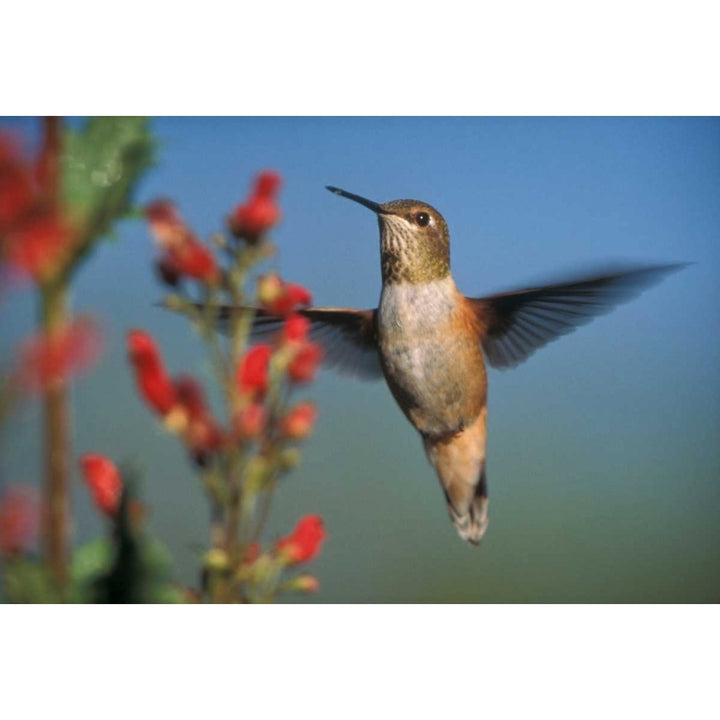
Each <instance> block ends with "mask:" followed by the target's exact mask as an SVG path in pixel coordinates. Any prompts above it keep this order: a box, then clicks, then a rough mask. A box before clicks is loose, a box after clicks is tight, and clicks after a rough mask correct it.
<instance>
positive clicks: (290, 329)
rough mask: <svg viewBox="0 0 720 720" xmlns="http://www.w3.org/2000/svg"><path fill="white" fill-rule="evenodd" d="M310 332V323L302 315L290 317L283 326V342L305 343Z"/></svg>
mask: <svg viewBox="0 0 720 720" xmlns="http://www.w3.org/2000/svg"><path fill="white" fill-rule="evenodd" d="M308 332H310V321H309V320H308V319H307V318H306V317H303V316H302V315H290V317H288V319H287V320H286V321H285V323H284V324H283V330H282V340H283V341H284V342H289V343H296V342H303V341H304V340H305V339H306V338H307V336H308Z"/></svg>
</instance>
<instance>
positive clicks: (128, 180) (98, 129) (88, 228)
mask: <svg viewBox="0 0 720 720" xmlns="http://www.w3.org/2000/svg"><path fill="white" fill-rule="evenodd" d="M155 145H156V144H155V140H154V139H153V136H152V134H151V132H150V129H149V127H148V120H147V118H133V117H98V118H90V119H89V120H88V121H87V123H86V124H85V126H84V127H83V128H82V129H81V130H79V131H76V130H74V129H72V128H68V127H66V128H65V131H64V137H63V151H62V159H61V162H62V187H63V199H64V204H65V207H66V209H67V210H68V212H69V215H70V218H71V220H72V221H73V222H74V223H75V224H76V225H77V226H78V227H79V228H80V229H81V242H80V244H79V248H78V253H77V255H76V257H75V258H74V259H73V263H72V266H71V268H70V269H72V268H74V267H75V266H76V265H77V263H78V261H79V260H80V259H81V258H82V257H84V255H85V254H86V253H87V252H88V251H89V250H90V249H91V248H92V246H93V245H94V244H95V242H96V241H97V240H99V239H100V238H101V237H103V236H105V235H107V234H108V233H110V232H111V230H112V226H113V224H114V223H115V222H117V221H118V220H120V219H121V218H123V217H126V216H128V215H129V214H130V213H131V211H132V196H133V192H134V190H135V188H136V186H137V183H138V181H139V180H140V178H141V177H142V174H143V173H144V171H145V170H146V169H147V168H148V167H150V166H151V165H152V163H153V158H154V154H155Z"/></svg>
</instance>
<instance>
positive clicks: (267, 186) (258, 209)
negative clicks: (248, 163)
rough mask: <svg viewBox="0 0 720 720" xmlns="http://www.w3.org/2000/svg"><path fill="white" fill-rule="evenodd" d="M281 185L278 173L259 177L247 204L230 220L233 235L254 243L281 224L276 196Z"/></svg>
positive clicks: (238, 209) (236, 210)
mask: <svg viewBox="0 0 720 720" xmlns="http://www.w3.org/2000/svg"><path fill="white" fill-rule="evenodd" d="M281 184H282V180H281V178H280V176H279V175H278V174H277V173H274V172H271V171H266V172H263V173H260V174H259V175H258V176H257V178H256V179H255V184H254V187H253V190H252V193H251V195H250V197H249V199H248V200H247V202H245V203H243V204H241V205H238V206H237V207H236V208H235V209H234V210H233V212H232V214H231V215H230V217H229V219H228V223H229V225H230V229H231V231H232V233H233V235H235V236H236V237H239V238H244V239H245V240H247V241H248V242H251V243H254V242H257V240H258V239H259V238H260V237H261V236H262V235H264V234H265V233H266V232H267V231H268V230H270V228H272V227H274V226H275V225H277V223H278V222H280V218H281V216H282V215H281V212H280V208H279V207H278V205H277V203H276V202H275V195H277V193H278V191H279V190H280V186H281Z"/></svg>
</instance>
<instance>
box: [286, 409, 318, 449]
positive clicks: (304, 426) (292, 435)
mask: <svg viewBox="0 0 720 720" xmlns="http://www.w3.org/2000/svg"><path fill="white" fill-rule="evenodd" d="M316 418H317V408H316V407H315V405H313V403H311V402H301V403H298V404H297V405H296V406H295V407H294V408H292V409H291V410H290V411H289V412H288V414H287V415H286V416H285V417H284V418H283V419H282V420H281V421H280V432H281V433H282V435H283V437H286V438H288V439H289V440H304V439H305V438H306V437H308V435H310V433H311V432H312V429H313V425H314V424H315V420H316Z"/></svg>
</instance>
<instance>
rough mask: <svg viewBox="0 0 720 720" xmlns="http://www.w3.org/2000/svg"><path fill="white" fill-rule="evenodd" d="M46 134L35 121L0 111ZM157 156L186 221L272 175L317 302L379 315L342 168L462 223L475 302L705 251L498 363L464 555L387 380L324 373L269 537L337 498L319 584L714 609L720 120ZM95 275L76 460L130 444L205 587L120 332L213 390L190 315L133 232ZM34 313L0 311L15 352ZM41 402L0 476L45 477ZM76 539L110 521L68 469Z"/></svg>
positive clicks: (512, 124)
mask: <svg viewBox="0 0 720 720" xmlns="http://www.w3.org/2000/svg"><path fill="white" fill-rule="evenodd" d="M0 126H3V127H13V128H19V129H22V130H25V131H27V132H28V133H29V134H30V135H31V136H36V133H37V129H38V124H37V121H35V120H33V119H19V120H13V119H5V120H0ZM153 127H154V129H155V131H156V133H157V136H158V139H159V141H160V151H159V157H158V165H157V167H156V168H154V169H153V170H152V171H151V172H150V173H148V175H147V177H146V179H145V180H144V181H143V183H142V186H141V188H140V191H139V194H138V200H139V201H141V202H145V201H148V200H150V199H152V198H154V197H157V196H159V195H162V196H169V197H172V198H173V199H174V200H176V201H177V202H178V204H179V206H180V208H181V210H182V212H183V214H184V215H185V217H186V218H187V220H188V221H189V222H190V223H191V224H192V225H193V227H194V228H195V229H196V231H197V232H198V233H200V234H202V235H207V234H209V233H211V232H213V231H216V230H218V229H220V228H221V224H222V218H223V217H224V215H225V214H226V213H227V212H228V211H229V209H230V208H231V207H232V206H233V205H234V204H235V203H236V202H237V201H238V200H240V199H241V198H242V197H243V196H244V195H245V193H246V191H247V189H248V187H249V184H250V181H251V178H252V176H253V175H254V174H255V173H256V172H257V171H258V170H260V169H264V168H272V169H276V170H278V171H279V172H280V173H281V174H282V175H283V177H284V179H285V186H284V189H283V192H282V207H283V212H284V215H285V220H284V222H283V224H282V226H281V227H280V228H278V230H277V232H276V233H275V234H274V238H275V240H276V242H277V244H278V246H279V248H280V256H279V258H278V260H277V262H276V266H277V267H278V268H279V270H280V271H281V273H282V274H283V275H284V276H286V277H287V278H288V279H291V280H293V281H296V282H300V283H303V284H305V285H307V286H308V287H309V288H311V289H312V291H313V293H314V295H315V299H316V302H317V304H328V305H348V306H357V307H371V306H374V305H375V304H376V303H377V299H378V296H379V291H380V272H379V261H378V260H379V259H378V237H377V227H376V221H375V218H374V217H373V216H372V214H371V213H369V212H368V211H367V210H365V209H364V208H361V207H359V206H356V205H354V204H352V203H350V202H348V201H346V200H343V199H341V198H337V197H334V196H333V195H331V194H330V193H328V192H327V191H326V190H325V189H324V186H325V185H326V184H333V185H338V186H339V187H342V188H345V189H347V190H350V191H352V192H356V193H359V194H361V195H365V196H367V197H370V198H372V199H375V200H377V201H380V202H383V201H387V200H391V199H396V198H401V197H411V198H416V199H420V200H424V201H426V202H429V203H431V204H432V205H433V206H435V207H436V208H437V209H438V210H439V211H440V212H441V213H442V214H443V215H444V217H445V218H446V220H447V222H448V225H449V228H450V232H451V238H452V257H451V260H452V268H453V273H454V275H455V279H456V281H457V284H458V286H459V288H460V289H461V290H462V291H464V292H466V293H467V294H469V295H480V294H485V293H489V292H494V291H499V290H504V289H512V288H516V287H522V286H523V285H525V284H535V283H537V282H538V281H543V280H544V279H548V278H549V279H551V280H552V279H555V278H557V277H558V276H562V275H564V274H566V273H570V274H572V272H574V271H578V270H580V271H585V270H587V269H589V268H592V266H593V265H594V264H600V265H603V264H605V263H607V262H608V261H627V262H675V261H694V262H695V263H696V264H695V265H693V266H692V267H690V268H688V269H686V270H684V271H682V272H681V273H678V274H676V275H673V276H670V277H669V278H667V279H666V280H665V281H664V282H663V283H662V284H661V285H659V286H657V287H655V288H652V289H651V290H649V291H648V292H646V293H645V294H644V295H642V296H641V297H640V298H639V299H637V300H635V301H633V302H631V303H630V304H628V305H623V306H621V307H620V308H618V309H617V310H615V311H614V312H613V313H612V314H610V315H607V316H604V317H601V318H599V319H597V320H595V321H594V322H593V323H592V324H590V325H588V326H586V327H583V328H581V329H579V330H578V331H577V332H576V333H574V334H572V335H570V336H568V337H565V338H562V339H560V340H559V341H558V342H556V343H553V344H551V345H550V346H548V347H546V348H544V349H543V350H541V351H539V352H538V353H537V354H536V355H534V356H533V357H532V358H531V359H530V360H529V361H527V362H526V363H525V364H523V365H521V366H520V367H518V368H517V369H515V370H512V371H506V372H498V371H492V370H491V371H490V373H489V384H490V387H489V445H488V481H489V489H490V498H491V502H490V528H489V531H488V535H487V537H486V540H485V541H484V543H483V545H482V546H481V547H480V548H479V549H474V548H470V547H467V546H465V544H464V543H462V542H461V541H460V540H459V539H458V538H457V537H456V535H455V532H454V530H453V528H452V526H451V524H450V522H449V520H448V518H447V514H446V510H445V507H444V503H443V499H442V493H441V492H440V490H439V488H438V486H437V481H436V479H435V476H434V473H433V472H432V470H431V468H430V467H429V466H428V465H427V464H426V461H425V458H424V455H423V452H422V448H421V444H420V441H419V438H418V437H417V435H416V434H415V432H414V430H413V429H412V428H411V427H410V426H409V425H408V424H407V422H406V421H405V419H404V417H403V416H402V415H401V413H400V411H399V410H398V409H397V408H396V406H395V405H394V403H393V400H392V398H391V396H390V394H389V392H388V390H387V388H386V387H385V386H384V385H383V384H380V383H378V384H366V383H362V382H359V381H353V380H348V379H346V378H339V377H337V376H334V375H332V374H331V373H330V372H326V373H323V374H322V376H321V379H320V380H319V382H318V383H317V384H316V385H315V386H314V387H313V388H312V389H310V390H309V391H308V392H307V393H303V394H304V395H305V394H306V395H308V396H311V397H312V398H313V399H315V400H316V401H317V403H318V406H319V409H320V419H319V424H318V428H317V431H316V433H315V435H314V437H313V439H312V441H310V442H309V443H308V444H307V447H306V452H305V462H304V464H303V466H302V467H301V468H300V469H299V470H298V471H297V472H295V473H294V474H292V475H291V476H290V477H289V478H288V480H287V483H286V486H285V487H284V488H282V490H281V492H280V494H279V496H278V501H277V506H276V508H275V512H274V515H273V522H272V524H271V526H270V528H269V531H270V534H271V536H272V535H279V534H281V533H285V532H286V531H287V529H288V528H289V527H290V526H291V525H292V524H293V523H294V521H295V519H296V518H297V517H298V516H300V515H301V514H305V513H308V512H319V513H321V514H322V515H323V516H324V517H325V519H326V522H327V526H328V532H329V539H328V541H327V543H326V546H325V548H324V550H323V554H322V556H321V557H320V558H319V559H318V561H317V562H316V563H315V566H314V570H315V571H316V572H317V574H318V576H319V577H320V580H321V583H322V586H323V590H322V592H321V593H320V594H319V595H318V596H317V598H316V600H318V601H325V602H353V601H355V602H364V601H388V602H396V601H398V602H399V601H405V602H413V601H435V602H442V601H450V600H452V601H461V602H476V601H478V602H480V601H482V602H484V601H491V602H492V601H494V602H543V601H561V602H562V601H565V602H605V601H627V602H634V601H643V602H655V601H657V602H665V601H676V602H690V601H717V600H718V599H720V576H719V574H718V570H717V568H718V567H720V563H719V562H718V561H719V560H720V524H719V523H718V522H717V518H718V511H719V510H720V485H719V480H720V444H719V443H718V431H719V430H720V377H719V371H718V368H719V367H720V339H719V337H718V328H719V327H720V283H719V282H718V278H719V277H720V274H719V271H720V267H719V261H720V250H719V247H720V121H718V119H716V118H691V119H683V118H595V119H573V118H537V119H536V118H509V119H508V118H456V119H454V118H237V119H234V118H221V119H193V118H163V119H158V120H155V121H153ZM120 237H121V240H120V241H119V242H116V243H105V244H103V245H102V246H101V247H100V248H99V249H98V251H97V253H96V254H95V256H94V257H93V258H92V259H91V261H90V262H89V263H88V264H87V265H86V266H85V267H84V268H83V270H82V271H81V273H80V275H79V277H78V282H77V284H76V289H75V293H74V305H75V309H76V310H77V311H86V312H92V313H94V314H95V315H97V316H98V317H99V318H100V319H101V320H102V321H103V323H104V324H105V327H106V340H107V343H106V353H105V355H104V357H103V360H102V362H101V363H100V365H99V366H98V367H96V368H95V369H94V370H93V371H92V372H91V373H89V374H88V376H87V377H86V378H85V379H83V381H82V382H80V383H78V384H77V386H76V388H75V390H74V398H75V413H74V430H75V446H76V450H77V454H78V455H79V454H81V453H82V452H86V451H91V450H93V451H98V452H103V453H106V454H108V455H109V456H111V457H113V458H114V459H116V460H124V459H128V460H134V461H135V462H136V463H137V465H138V466H139V467H140V468H141V469H142V470H143V471H144V472H145V479H144V488H145V495H146V497H147V498H148V501H149V504H150V505H151V506H152V508H153V510H152V524H153V528H154V530H155V531H156V533H157V534H158V536H159V537H160V538H161V539H162V540H164V541H165V542H166V544H167V545H168V547H169V548H170V550H171V552H172V554H173V556H174V557H175V559H176V561H177V565H178V573H179V576H180V577H182V578H183V579H185V580H187V581H193V580H194V568H195V566H196V563H197V561H198V558H199V553H200V549H201V548H202V546H203V544H204V542H205V532H206V508H205V504H204V501H203V498H202V494H201V492H200V491H199V489H198V488H197V487H196V485H195V481H194V478H193V475H192V473H191V471H190V470H189V468H188V466H187V464H186V461H185V457H184V455H183V453H182V450H181V448H180V447H179V445H178V443H177V442H176V441H175V440H174V439H173V438H171V437H168V436H166V435H164V434H163V432H162V431H161V430H160V429H159V428H158V427H157V426H156V424H154V421H153V420H152V418H151V417H150V415H149V413H147V412H146V410H145V409H144V407H142V405H141V403H140V402H139V400H138V399H137V397H136V395H135V392H134V389H133V386H132V380H131V377H130V374H129V372H128V369H127V367H126V364H125V360H124V347H123V337H124V333H125V331H126V329H127V328H129V327H143V328H145V329H147V330H149V331H150V332H152V333H153V335H154V336H155V337H156V338H157V339H158V340H159V341H160V343H161V344H162V347H163V349H164V352H165V355H166V358H167V360H168V364H169V365H170V367H171V370H172V371H174V372H178V371H193V372H196V373H198V374H199V375H200V376H201V377H202V378H203V379H205V380H207V381H208V382H209V381H210V373H209V369H208V368H207V366H206V364H205V362H204V356H203V354H202V348H201V346H200V343H199V342H198V341H197V339H196V338H195V337H193V336H192V334H191V333H190V332H188V329H187V327H186V325H185V324H184V322H183V321H182V320H181V319H180V318H177V317H174V316H172V315H169V314H168V313H165V312H163V311H162V310H159V309H156V308H155V307H153V303H154V302H155V301H156V300H157V299H158V298H159V297H160V295H161V289H160V288H159V287H158V285H157V283H156V281H155V279H154V276H153V273H152V270H151V262H152V258H153V255H154V252H153V248H152V244H151V241H150V239H149V237H148V234H147V232H146V230H145V228H144V226H143V225H142V224H141V223H139V222H130V221H128V222H125V223H123V225H122V226H121V228H120ZM33 314H34V308H33V305H32V302H31V298H30V297H29V295H28V294H27V293H22V292H15V293H13V294H12V295H10V296H8V297H6V298H4V299H3V304H2V305H1V306H0V318H2V328H3V332H2V336H1V337H0V352H1V353H2V357H3V358H6V357H8V355H9V353H10V352H11V348H12V346H13V345H14V344H15V343H16V342H17V341H18V340H19V339H20V338H21V337H22V336H23V335H24V334H26V333H27V332H28V329H29V328H30V326H31V323H32V318H33ZM38 428H39V418H38V413H37V408H36V407H32V406H29V407H27V408H26V409H25V410H24V411H23V412H22V413H20V414H19V415H18V416H16V417H15V419H14V423H13V425H12V427H11V428H9V429H8V430H7V431H6V433H5V436H4V438H3V440H4V442H3V445H2V450H3V457H2V460H1V461H0V462H1V465H0V468H1V470H2V479H3V482H5V481H7V480H12V481H22V480H25V479H28V480H32V479H33V478H36V477H37V473H38V462H37V454H38V445H37V437H38ZM75 505H76V508H77V511H78V513H77V517H78V520H77V525H76V528H75V534H76V538H77V539H78V540H82V539H84V538H87V537H90V536H92V535H93V534H95V533H96V532H97V531H98V528H99V523H100V521H99V520H98V519H97V518H96V517H95V515H94V514H93V512H92V511H91V509H90V506H89V501H88V499H87V498H86V497H85V494H84V491H83V488H82V487H80V483H79V480H78V482H77V483H76V492H75Z"/></svg>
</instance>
